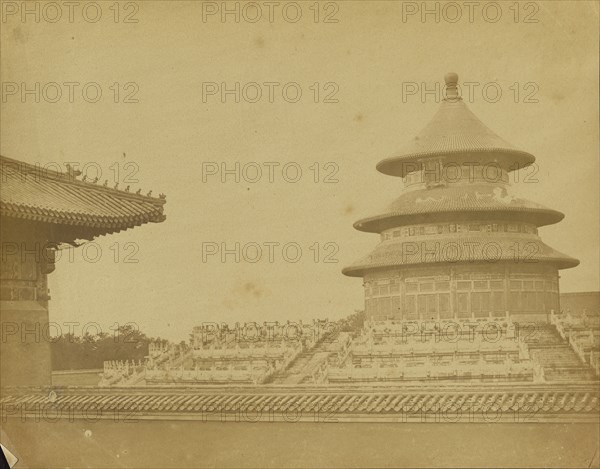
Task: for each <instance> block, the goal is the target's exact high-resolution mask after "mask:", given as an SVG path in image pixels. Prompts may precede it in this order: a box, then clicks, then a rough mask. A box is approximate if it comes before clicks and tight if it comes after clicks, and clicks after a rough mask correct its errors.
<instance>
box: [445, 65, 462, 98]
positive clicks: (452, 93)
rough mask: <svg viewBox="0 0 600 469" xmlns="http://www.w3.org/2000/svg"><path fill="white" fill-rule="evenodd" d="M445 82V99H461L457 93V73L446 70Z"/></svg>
mask: <svg viewBox="0 0 600 469" xmlns="http://www.w3.org/2000/svg"><path fill="white" fill-rule="evenodd" d="M444 80H445V82H446V99H447V100H448V101H456V100H459V99H462V98H461V97H460V95H459V94H458V87H457V84H458V75H457V74H456V73H454V72H448V73H446V75H444Z"/></svg>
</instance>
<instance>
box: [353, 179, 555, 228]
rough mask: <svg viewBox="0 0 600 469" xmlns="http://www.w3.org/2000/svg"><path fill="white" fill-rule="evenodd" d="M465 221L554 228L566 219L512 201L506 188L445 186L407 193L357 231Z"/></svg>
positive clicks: (522, 201) (359, 224)
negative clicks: (501, 221)
mask: <svg viewBox="0 0 600 469" xmlns="http://www.w3.org/2000/svg"><path fill="white" fill-rule="evenodd" d="M457 217H460V218H462V219H481V220H491V219H509V220H514V221H526V222H528V223H533V224H535V225H537V226H544V225H551V224H553V223H557V222H559V221H560V220H562V219H563V218H564V215H563V214H562V213H561V212H559V211H557V210H552V209H549V208H547V207H544V206H543V205H540V204H537V203H535V202H531V201H529V200H526V199H521V198H518V197H513V196H511V195H509V194H508V193H507V190H506V187H504V186H500V185H493V184H488V183H482V184H467V185H457V186H451V185H449V186H442V187H435V188H431V189H422V190H414V191H408V192H405V193H404V194H402V195H401V196H400V197H398V198H397V199H396V200H395V201H394V202H393V203H392V204H391V205H390V206H389V208H388V210H387V211H386V212H385V213H383V214H380V215H376V216H372V217H368V218H363V219H361V220H359V221H357V222H356V223H354V228H356V229H357V230H359V231H365V232H368V233H381V232H382V231H384V230H386V229H389V228H395V227H398V226H403V225H410V224H414V223H436V222H438V221H452V220H454V221H456V220H457V219H458V218H457Z"/></svg>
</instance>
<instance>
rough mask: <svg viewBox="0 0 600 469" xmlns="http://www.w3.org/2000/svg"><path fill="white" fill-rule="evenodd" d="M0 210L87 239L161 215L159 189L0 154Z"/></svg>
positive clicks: (158, 219)
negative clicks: (131, 188)
mask: <svg viewBox="0 0 600 469" xmlns="http://www.w3.org/2000/svg"><path fill="white" fill-rule="evenodd" d="M0 177H1V178H2V179H1V181H2V184H1V186H0V214H1V215H2V216H3V217H11V218H16V219H23V220H29V221H33V222H39V223H45V224H50V225H51V226H52V228H53V233H55V235H56V234H57V233H60V234H59V235H58V237H59V238H61V239H55V241H61V242H68V241H72V240H74V239H92V238H93V237H95V236H101V235H105V234H110V233H114V232H118V231H121V230H126V229H128V228H133V227H135V226H139V225H142V224H144V223H150V222H154V223H159V222H162V221H164V220H165V218H166V217H165V215H164V214H163V206H164V204H165V203H166V198H165V196H164V195H161V196H159V197H158V198H157V197H150V196H149V195H141V194H139V193H130V192H128V189H127V190H117V189H113V188H109V187H106V186H103V185H97V184H95V183H92V182H85V181H83V180H79V179H77V178H76V173H75V172H74V171H67V172H65V173H63V172H58V171H53V170H50V169H42V168H40V167H39V166H34V165H32V164H28V163H24V162H22V161H18V160H14V159H12V158H6V157H0Z"/></svg>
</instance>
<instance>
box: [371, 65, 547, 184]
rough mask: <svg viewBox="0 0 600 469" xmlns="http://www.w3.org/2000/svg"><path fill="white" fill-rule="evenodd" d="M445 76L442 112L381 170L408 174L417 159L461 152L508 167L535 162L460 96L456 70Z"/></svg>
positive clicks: (398, 174) (382, 162) (382, 166)
mask: <svg viewBox="0 0 600 469" xmlns="http://www.w3.org/2000/svg"><path fill="white" fill-rule="evenodd" d="M445 79H446V98H445V99H444V101H443V102H442V104H441V106H440V108H439V110H438V112H437V113H436V114H435V116H434V117H433V119H432V120H431V122H429V124H428V125H427V126H426V127H425V128H424V129H423V130H422V131H421V132H419V134H418V135H417V136H416V137H415V138H413V139H412V140H411V141H409V142H408V143H407V144H406V145H405V146H404V147H403V148H401V150H400V151H398V152H397V153H396V154H395V155H394V156H392V157H390V158H386V159H384V160H382V161H380V162H379V163H378V164H377V169H378V170H379V171H380V172H382V173H384V174H388V175H391V176H400V177H404V176H405V175H406V174H407V173H409V172H410V171H412V170H414V167H415V166H414V162H417V161H426V160H427V159H430V158H436V157H440V156H444V155H457V154H461V153H462V154H473V153H488V154H490V157H491V158H490V161H491V160H494V161H498V162H499V163H500V164H503V166H504V167H506V168H509V167H511V166H513V165H514V164H518V165H519V166H520V167H524V166H527V165H529V164H531V163H533V162H534V161H535V157H534V156H533V155H532V154H530V153H527V152H525V151H522V150H519V149H517V148H515V147H514V146H513V145H512V144H510V143H508V142H507V141H506V140H504V139H503V138H501V137H499V136H498V135H496V134H495V133H494V132H493V131H491V130H490V129H489V128H487V127H486V126H485V125H484V124H483V122H481V121H480V120H479V119H478V118H477V116H476V115H475V114H473V113H472V112H471V111H470V110H469V108H468V107H467V105H466V104H465V103H464V101H463V100H462V98H461V97H460V96H459V95H458V90H457V81H458V76H457V75H456V74H455V73H448V74H447V75H446V77H445ZM407 163H412V164H408V165H407ZM409 168H413V169H409Z"/></svg>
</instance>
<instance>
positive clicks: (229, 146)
mask: <svg viewBox="0 0 600 469" xmlns="http://www.w3.org/2000/svg"><path fill="white" fill-rule="evenodd" d="M6 3H11V6H10V8H13V5H12V4H13V3H14V5H17V7H18V6H19V4H20V2H18V3H17V2H5V4H6ZM32 3H35V2H32ZM113 3H114V2H99V5H101V7H102V18H100V20H99V21H97V22H96V23H92V22H90V21H86V20H85V18H84V16H83V13H82V12H81V11H80V10H75V11H74V13H73V15H74V16H73V22H70V21H69V18H68V16H69V15H68V13H69V12H68V10H67V8H66V7H65V10H64V12H63V16H62V17H61V19H59V20H58V21H57V22H55V23H50V22H48V21H47V20H48V19H52V18H54V17H55V14H56V12H52V11H49V10H47V11H42V10H40V22H39V23H36V22H35V17H34V16H33V15H29V16H26V18H25V19H26V22H23V21H22V18H21V16H20V12H17V13H16V14H14V15H13V14H8V13H10V12H11V11H12V10H10V9H9V10H8V11H4V13H5V15H4V16H3V19H2V23H1V27H2V50H1V52H2V82H3V87H4V88H3V90H4V91H5V95H4V96H3V102H2V116H1V117H2V129H1V151H2V154H3V155H5V156H8V157H12V158H16V159H20V160H24V161H27V162H30V163H41V164H47V163H50V162H55V163H57V164H60V165H62V166H63V167H64V164H65V163H66V162H76V163H78V164H79V166H80V167H82V166H84V165H86V164H87V165H88V166H87V167H88V168H93V166H90V165H95V167H99V168H101V170H102V173H103V174H102V177H101V179H102V180H104V179H109V180H110V181H111V183H112V184H114V177H115V173H114V169H115V168H120V170H121V172H120V178H119V179H120V181H121V182H120V187H121V188H122V187H124V186H126V185H128V183H127V182H123V178H124V177H125V173H126V172H127V170H128V169H129V168H130V166H127V167H126V166H125V164H126V163H128V162H133V163H135V165H137V167H138V168H139V171H138V172H137V174H136V175H135V178H137V179H138V180H139V183H131V187H132V190H137V188H138V187H142V189H143V190H144V192H147V191H148V190H150V189H152V190H153V194H154V195H157V194H159V193H165V194H166V195H167V204H166V206H165V212H166V214H167V220H166V221H165V222H164V223H161V224H150V225H144V226H142V227H138V228H136V229H134V230H129V231H126V232H122V233H120V234H118V235H112V236H108V237H102V238H99V239H97V240H96V242H97V243H98V246H100V248H101V249H102V254H103V255H102V257H101V259H100V260H99V261H98V262H96V263H91V262H89V261H86V260H85V259H84V258H83V255H82V251H81V248H80V249H79V250H78V251H76V252H75V253H74V260H73V262H70V261H69V260H67V258H66V256H65V257H64V258H63V259H62V260H59V262H58V263H57V269H56V271H55V272H54V273H52V274H51V275H50V289H51V296H52V301H51V306H50V320H51V321H53V322H57V323H59V324H64V322H66V321H78V322H80V323H82V324H83V323H87V322H97V323H99V324H100V325H101V327H102V328H103V329H104V330H108V327H109V326H110V325H111V324H113V323H115V322H118V323H119V324H123V323H126V322H129V321H131V322H135V323H137V324H138V325H139V326H140V328H141V329H142V330H143V331H145V332H146V333H148V334H150V335H160V336H162V337H166V338H170V339H176V340H180V339H185V338H187V334H188V333H189V332H190V331H191V328H192V327H193V326H194V325H197V324H200V323H202V322H203V321H218V322H221V321H225V322H235V321H240V322H244V321H259V322H262V321H270V320H285V319H292V320H296V319H299V318H302V319H304V320H310V319H312V318H314V317H319V318H329V319H337V318H340V317H343V316H346V315H348V314H350V313H352V312H353V311H354V310H355V309H360V308H362V307H363V290H362V286H361V280H360V279H354V278H348V277H345V276H343V275H342V274H341V269H342V267H344V266H346V265H348V264H350V263H351V262H353V261H355V260H356V259H358V258H360V257H362V256H363V255H365V254H367V253H368V252H369V251H370V250H371V249H372V248H373V247H374V246H375V245H376V244H377V242H378V236H377V235H373V234H366V233H361V232H358V231H356V230H354V229H353V228H352V224H353V223H354V222H355V221H356V220H358V219H359V218H362V217H365V216H370V215H376V214H379V213H381V212H382V211H383V210H384V209H385V207H386V206H387V205H388V204H389V203H391V202H392V201H393V200H394V199H395V198H396V197H398V195H399V194H400V188H401V185H400V180H399V179H397V178H393V177H390V176H385V175H382V174H380V173H378V172H377V171H376V170H375V165H376V163H377V162H378V161H380V160H381V159H383V158H385V157H388V156H390V155H391V154H393V153H394V151H395V150H396V149H398V148H400V147H401V146H402V145H403V144H404V142H406V141H407V140H409V139H411V138H412V137H413V136H414V135H416V133H417V132H418V131H419V130H420V129H422V128H423V127H424V126H425V125H426V124H427V123H428V122H429V120H430V119H431V118H432V117H433V115H434V113H435V112H436V110H437V108H438V106H439V104H438V103H436V102H435V99H434V97H432V96H426V98H427V99H425V100H423V99H421V98H420V97H419V95H418V94H417V95H413V96H405V99H403V84H404V88H405V87H406V86H407V85H406V83H410V82H414V83H417V84H418V86H419V87H422V84H425V85H427V86H429V87H430V88H432V87H433V86H434V83H435V82H441V81H443V76H444V74H445V73H446V72H448V71H454V72H456V73H458V74H459V83H464V82H477V83H479V84H480V85H478V86H477V87H475V88H474V89H475V93H474V97H473V102H470V103H468V105H469V107H470V109H471V110H472V111H473V112H474V113H475V114H476V115H477V116H478V117H479V118H480V119H481V120H482V121H483V122H484V123H485V124H486V125H488V126H489V127H490V128H491V129H493V130H494V131H495V132H496V133H497V134H498V135H500V136H502V137H503V138H505V139H506V140H508V141H509V142H511V143H513V144H514V145H515V146H517V147H519V148H521V149H523V150H526V151H529V152H531V153H533V154H534V155H535V156H536V158H537V163H538V165H539V173H538V174H537V179H538V182H537V183H529V184H525V183H523V182H520V183H516V184H513V188H512V191H513V194H515V195H519V196H522V197H525V198H528V199H530V200H532V201H535V202H539V203H542V204H544V205H546V206H547V207H550V208H554V209H557V210H560V211H561V212H563V213H565V215H566V216H565V219H564V220H563V221H562V222H561V223H559V224H556V225H553V226H549V227H544V228H542V229H541V230H540V235H541V236H542V240H543V241H544V242H546V243H547V244H548V245H550V246H552V247H554V248H555V249H557V250H559V251H561V252H564V253H566V254H569V255H571V256H573V257H576V258H578V259H580V260H581V265H580V266H579V267H577V268H575V269H570V270H564V271H562V273H561V290H562V291H589V290H598V289H599V279H598V265H599V250H598V244H599V243H598V238H599V223H598V213H599V191H598V169H599V168H598V75H599V73H598V30H599V29H598V27H599V25H598V3H597V2H584V1H578V2H538V3H536V4H535V5H538V6H539V11H537V12H535V11H533V10H531V11H530V10H525V9H523V10H522V11H519V18H518V20H519V21H518V22H515V17H514V15H515V11H514V10H510V9H509V7H510V5H513V2H501V5H502V17H501V18H500V19H499V20H498V21H497V22H496V23H492V22H490V21H486V20H485V18H484V17H483V16H482V13H481V12H480V11H478V10H476V11H475V12H474V16H473V22H472V23H470V22H469V20H468V17H466V16H467V7H466V6H464V5H463V3H461V2H458V4H459V5H463V7H464V12H463V14H464V15H465V17H463V18H462V19H460V20H459V21H457V22H456V23H451V22H449V21H447V18H448V17H449V16H448V15H451V14H453V12H451V11H449V10H447V11H446V17H445V18H444V17H442V18H441V19H440V22H439V23H436V22H435V21H434V18H433V17H426V18H425V22H422V21H421V19H420V17H419V15H418V14H416V15H412V16H409V17H407V18H406V21H403V16H402V5H403V3H402V2H391V1H383V2H378V1H373V2H368V3H367V2H364V3H360V2H357V1H344V2H337V3H336V4H333V3H332V5H333V6H326V5H325V3H321V4H320V6H321V9H320V11H319V21H318V22H315V17H314V14H315V12H314V7H313V10H311V6H312V5H313V2H300V3H299V4H298V5H300V7H301V10H302V17H301V18H300V19H299V20H298V21H297V22H296V23H292V22H291V21H290V19H293V16H294V15H295V14H296V12H295V10H293V7H286V8H287V10H286V14H287V20H286V18H284V16H283V13H282V12H281V11H279V10H275V11H274V15H273V21H272V22H270V21H269V18H268V7H267V6H266V5H265V4H264V3H263V2H259V3H258V5H259V6H261V8H263V15H264V16H263V18H262V19H260V20H259V21H257V22H256V23H251V22H249V21H246V20H245V19H244V18H243V17H242V18H241V19H240V22H235V21H234V19H233V16H230V17H226V18H225V20H226V21H225V22H222V21H221V19H220V15H219V14H216V15H212V16H208V17H206V18H205V21H203V12H202V2H159V1H152V2H138V3H137V6H138V10H137V11H134V10H133V7H129V9H128V10H126V9H125V6H124V5H125V3H122V4H121V8H122V10H121V11H119V14H120V16H119V22H118V23H115V21H114V16H113V15H114V13H115V11H114V10H111V9H110V7H111V5H113ZM132 3H133V4H135V2H132ZM235 3H236V2H227V4H228V5H229V6H230V7H231V8H234V7H235ZM288 3H289V2H281V5H287V4H288ZM483 3H485V2H483ZM219 4H221V2H218V3H217V4H216V5H217V6H218V5H219ZM405 4H406V2H405ZM418 4H420V2H418ZM335 5H337V7H336V6H335ZM431 5H434V2H431ZM523 5H524V4H521V6H522V7H523ZM5 8H6V6H5ZM32 8H33V7H32ZM113 8H114V7H113ZM204 8H207V6H206V4H205V6H204ZM405 8H406V6H405ZM432 8H433V6H432ZM523 8H524V7H523ZM245 13H246V17H247V18H251V17H252V16H253V15H255V13H256V12H252V11H250V10H245ZM405 13H406V12H405ZM487 13H488V18H489V15H490V14H491V13H493V12H489V11H488V12H487ZM86 14H87V17H88V20H89V19H90V18H93V16H94V15H95V12H94V11H91V10H89V11H87V12H86ZM127 14H132V15H133V16H131V17H130V18H133V19H137V20H138V22H137V23H125V22H123V20H124V18H125V16H126V15H127ZM328 15H329V16H328ZM527 15H530V16H529V19H532V18H533V19H537V20H538V22H537V23H531V22H524V20H525V18H526V17H527ZM325 17H327V18H328V19H329V20H333V19H337V20H338V22H337V23H331V22H328V23H325V22H323V20H324V19H325ZM36 82H38V83H40V85H39V86H40V90H42V88H44V89H45V92H46V93H47V95H46V96H44V95H42V91H40V99H39V101H40V102H35V100H34V99H35V96H33V95H28V96H26V98H27V100H26V102H25V103H23V102H21V100H22V99H21V96H20V91H21V87H23V86H27V87H28V89H34V87H35V83H36ZM50 82H55V83H58V84H59V87H60V88H61V90H62V91H63V95H62V97H61V98H60V99H56V101H57V102H55V103H52V102H50V101H52V100H55V89H54V88H53V86H54V85H47V84H48V83H50ZM66 82H78V83H80V85H78V86H77V87H75V94H74V97H73V100H72V101H73V102H72V103H71V102H69V101H70V100H69V96H68V94H69V93H68V85H64V84H63V83H66ZM89 82H95V83H97V85H96V86H97V87H100V88H101V90H102V97H101V98H100V100H99V101H98V102H96V103H89V102H86V100H85V99H84V98H83V96H82V93H81V89H82V87H83V85H84V84H86V83H89ZM129 82H132V83H134V85H129V87H127V88H125V84H126V83H129ZM211 82H212V83H217V84H219V85H218V86H221V85H220V84H221V83H225V84H226V86H227V87H228V88H234V86H235V83H236V82H239V83H240V86H241V87H243V86H244V85H245V84H247V83H251V82H255V83H259V84H261V85H260V86H261V90H262V91H263V96H262V98H261V99H259V100H258V102H255V103H251V102H248V101H250V100H252V99H253V98H254V96H255V91H256V88H255V87H253V86H249V87H248V86H247V87H246V88H245V90H246V95H245V98H246V99H244V96H242V98H241V99H240V102H239V103H236V102H235V101H234V99H233V97H232V96H228V97H227V98H228V101H227V102H225V103H223V102H221V99H220V97H219V94H218V93H217V95H215V96H208V97H206V99H203V94H202V90H203V83H204V84H205V85H204V87H206V86H207V85H206V83H211ZM270 82H275V83H278V85H265V84H264V83H270ZM490 82H494V83H497V85H494V86H495V87H496V88H494V89H497V88H498V87H499V88H500V89H501V90H502V97H501V98H500V99H499V100H498V101H497V102H491V101H492V100H493V97H494V94H493V93H492V92H491V91H490V92H489V94H488V95H487V96H484V95H483V94H482V92H481V89H482V87H483V85H485V84H487V83H490ZM7 83H8V85H7ZM11 83H13V84H16V85H11ZM22 83H23V84H24V85H21V84H22ZM114 83H118V85H117V86H116V87H115V85H114ZM287 83H295V84H296V85H293V86H292V85H289V86H288V87H286V90H287V92H288V94H287V95H286V97H287V98H288V100H292V99H293V98H294V94H295V93H294V91H295V89H296V88H298V87H299V88H301V90H302V96H301V98H300V99H299V101H298V102H296V103H291V102H287V101H286V99H285V98H284V96H283V95H282V88H283V85H285V84H287ZM315 83H317V85H316V87H315ZM327 83H330V84H328V85H326V84H327ZM331 83H333V84H331ZM515 84H516V85H515ZM7 86H8V88H6V87H7ZM11 86H17V87H18V88H17V92H16V93H15V94H11V93H12V92H10V93H9V92H8V91H11V90H12V88H11ZM208 86H210V85H208ZM269 86H272V87H273V88H272V89H274V95H273V101H274V102H270V100H269V96H268V90H269ZM117 88H118V89H119V90H120V92H119V95H118V97H117V100H118V101H119V102H118V103H115V102H114V99H115V89H117ZM315 89H318V90H319V93H318V95H317V94H315ZM517 89H518V90H519V93H518V95H517V94H516V90H517ZM136 90H137V91H136ZM492 91H493V89H492ZM88 92H89V94H88V95H86V96H87V97H88V98H89V99H91V98H93V96H94V93H93V89H92V90H90V88H89V87H88ZM131 92H135V94H134V96H133V98H135V99H137V100H138V101H139V102H137V103H135V102H134V103H124V102H123V101H124V100H125V98H126V96H128V95H129V94H130V93H131ZM532 93H533V94H532ZM490 96H491V98H490ZM528 96H529V99H528V100H529V101H537V102H525V101H527V99H526V98H527V97H528ZM90 97H91V98H90ZM327 97H329V99H328V100H329V101H331V100H334V101H335V100H337V102H324V101H325V99H326V98H327ZM315 99H316V100H317V101H318V102H316V103H315ZM515 101H517V102H515ZM236 162H239V164H240V165H242V166H243V165H246V164H248V163H257V164H258V165H261V166H262V167H263V169H264V172H263V176H262V178H260V180H259V181H257V182H250V181H246V180H244V179H243V178H242V180H241V181H240V182H239V183H236V182H235V181H233V179H232V177H231V176H229V179H228V181H227V182H226V183H222V182H221V181H220V178H219V176H208V177H207V180H206V182H203V178H202V170H203V163H216V164H217V165H221V164H222V163H226V164H227V165H228V167H229V168H234V165H235V163H236ZM269 162H273V163H279V166H277V167H275V171H274V179H275V180H274V182H269V174H268V167H267V166H265V165H264V163H269ZM286 163H292V165H289V166H288V170H289V171H288V172H287V174H286V176H287V177H288V179H289V178H293V177H295V174H294V171H293V169H294V168H297V167H300V168H301V169H302V176H301V177H300V180H299V181H298V182H296V183H292V182H287V181H286V180H285V179H284V175H283V174H282V171H281V168H282V167H283V165H285V164H286ZM315 163H317V166H318V167H319V168H320V171H319V173H318V179H319V181H318V182H315V181H314V178H315V175H316V173H315V166H314V165H315ZM328 163H333V164H330V165H327V164H328ZM111 168H112V169H111ZM247 168H248V172H247V173H246V176H247V178H248V179H250V178H253V177H254V172H252V167H251V166H249V167H247ZM336 169H339V170H338V171H337V173H336V174H335V175H334V176H333V177H334V179H337V180H338V182H334V183H324V182H323V179H324V178H325V177H326V176H327V174H330V173H331V172H332V171H333V170H336ZM90 177H94V173H93V169H90ZM236 242H237V243H240V246H244V245H247V246H248V249H249V251H246V252H247V253H249V255H250V254H253V252H254V251H252V250H251V249H252V248H251V246H252V244H248V243H258V244H259V245H262V246H263V248H264V254H265V255H266V254H268V250H267V247H266V245H265V243H279V246H276V247H275V248H274V252H273V253H274V259H273V262H272V263H271V262H269V260H268V258H265V259H263V260H261V261H259V262H256V263H248V262H241V263H235V262H233V256H232V255H230V256H228V257H227V258H226V262H225V263H223V262H221V261H220V258H219V256H212V257H210V258H209V259H208V260H207V262H203V259H202V245H203V243H217V245H219V246H220V245H222V244H225V245H226V246H227V247H228V248H234V246H235V243H236ZM115 243H118V246H119V248H118V249H117V247H116V246H117V245H115ZM126 243H136V246H137V248H138V250H137V253H135V254H134V255H133V258H134V259H137V260H139V262H137V263H125V262H124V259H123V256H124V255H126V254H127V253H129V252H131V248H130V247H128V246H129V245H127V244H126ZM286 243H298V245H299V246H300V247H301V248H302V252H303V255H302V257H301V258H300V260H299V261H298V262H296V263H292V262H287V261H286V260H285V259H284V253H282V250H281V246H282V245H285V244H286ZM315 243H318V244H315ZM327 243H333V244H327ZM316 246H319V249H318V252H319V254H320V259H319V260H318V262H315V258H314V256H315V252H316V251H317V249H316ZM111 247H112V248H111ZM334 249H335V250H336V252H335V253H334V254H333V259H337V261H338V262H337V263H325V262H323V257H324V256H326V255H327V254H329V253H332V252H333V250H334ZM117 250H118V251H119V252H120V254H121V258H120V259H119V262H116V263H115V261H114V255H115V251H117ZM90 253H91V254H93V251H89V252H88V254H90ZM91 254H90V255H91ZM287 254H289V255H293V254H294V253H293V251H291V250H290V251H288V252H287ZM265 257H266V256H265ZM92 332H93V331H92Z"/></svg>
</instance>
